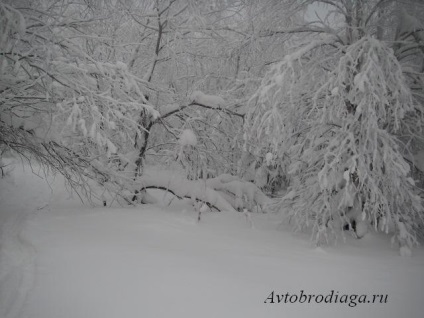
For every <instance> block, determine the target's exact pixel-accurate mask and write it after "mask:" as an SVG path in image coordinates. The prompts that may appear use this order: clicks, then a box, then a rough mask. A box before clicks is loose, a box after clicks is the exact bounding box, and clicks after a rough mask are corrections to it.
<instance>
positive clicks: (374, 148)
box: [245, 1, 424, 248]
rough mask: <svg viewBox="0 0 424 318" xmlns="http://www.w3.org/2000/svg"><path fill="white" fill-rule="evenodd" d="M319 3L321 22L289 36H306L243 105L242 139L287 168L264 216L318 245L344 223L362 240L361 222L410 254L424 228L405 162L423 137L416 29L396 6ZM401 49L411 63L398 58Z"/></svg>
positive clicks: (418, 29) (416, 23)
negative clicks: (267, 150) (393, 27)
mask: <svg viewBox="0 0 424 318" xmlns="http://www.w3.org/2000/svg"><path fill="white" fill-rule="evenodd" d="M313 2H320V1H309V2H308V3H313ZM322 2H324V3H326V5H327V6H326V7H325V8H327V10H328V12H329V14H328V16H332V20H331V22H329V20H328V19H322V20H320V21H315V22H312V23H309V24H308V25H306V26H305V27H303V28H299V32H300V31H301V32H309V33H310V34H315V35H310V36H309V37H308V40H307V41H305V39H303V40H302V41H299V40H298V41H297V45H296V46H294V47H293V48H292V50H291V53H290V54H288V55H287V56H285V57H284V58H283V59H282V61H281V62H280V63H278V64H277V65H275V66H273V67H272V68H271V70H270V71H269V73H268V74H267V75H266V77H265V78H264V80H263V82H262V85H261V87H260V89H259V90H258V91H257V93H256V94H255V95H254V96H253V97H252V99H251V100H250V102H249V113H248V116H247V123H246V134H245V138H246V141H248V142H250V144H256V145H257V146H256V147H262V146H263V147H265V145H264V142H263V141H264V140H266V141H267V142H268V143H269V144H270V145H271V148H272V150H273V152H274V153H275V154H276V155H277V157H278V160H279V163H280V165H282V166H284V167H287V168H286V172H287V174H288V175H289V176H290V179H291V183H290V187H289V189H288V192H287V193H286V195H285V196H284V197H282V198H281V199H280V200H279V201H278V203H276V204H275V206H274V208H275V209H277V210H279V211H283V213H284V214H285V215H286V216H287V217H288V219H289V220H290V222H291V223H292V224H293V225H294V227H295V229H297V230H302V229H306V228H307V229H312V231H313V235H314V237H315V239H316V241H317V242H320V241H321V240H327V241H328V240H330V239H331V238H332V237H333V235H334V234H337V233H340V231H341V230H342V229H343V227H344V226H345V225H346V224H350V223H356V224H360V225H361V232H363V226H362V224H364V223H363V222H367V223H369V224H372V226H373V227H374V228H375V229H376V230H381V231H387V232H388V231H391V230H393V231H394V232H393V233H394V238H395V239H396V240H397V241H398V242H399V243H400V245H401V246H402V248H410V247H411V246H413V245H414V244H417V243H418V239H419V236H420V235H421V236H422V235H423V232H422V231H423V222H424V213H423V204H422V197H420V195H419V193H420V191H422V189H421V190H420V189H418V188H417V187H416V185H415V183H416V181H415V180H414V179H413V178H412V177H411V168H412V164H411V162H410V160H409V159H408V158H411V152H412V145H415V144H417V143H418V142H419V140H420V139H421V141H422V137H423V130H422V128H423V123H424V121H423V104H422V95H420V94H421V93H422V89H423V85H422V84H423V69H422V64H421V66H420V67H421V68H420V67H417V64H418V65H420V63H422V62H423V61H424V59H423V54H422V52H419V50H416V49H417V46H419V45H418V43H417V41H415V40H414V39H415V38H416V37H419V36H421V35H422V34H423V32H422V30H423V28H422V26H423V24H419V23H422V21H419V20H418V19H417V18H415V19H412V17H411V16H410V15H409V13H407V12H406V11H404V15H403V18H402V17H401V18H399V16H398V15H396V12H397V11H396V9H398V6H397V5H398V4H397V2H396V1H366V2H365V1H322ZM405 15H407V16H408V17H409V18H408V19H405ZM328 16H327V18H328ZM421 18H422V16H421ZM389 19H390V21H392V23H393V22H396V23H397V25H398V28H399V30H403V31H400V32H398V37H394V36H393V34H383V33H384V32H383V31H382V30H381V27H383V26H384V25H382V21H384V22H385V23H387V21H389ZM405 21H408V23H409V24H408V25H407V26H406V25H405ZM412 22H413V23H414V24H413V25H411V23H412ZM406 27H407V31H405V28H406ZM279 31H281V32H284V30H279ZM287 32H295V31H293V30H289V31H287ZM400 33H403V34H404V35H400ZM406 34H408V36H405V35H406ZM408 47H413V48H412V49H415V51H413V53H414V55H413V56H412V57H413V59H412V58H411V56H409V58H408V59H406V58H405V57H403V56H400V54H399V52H400V51H406V50H407V48H408ZM409 52H410V53H411V51H410V50H409ZM417 61H418V63H417ZM411 67H414V70H413V71H412V70H411ZM410 73H413V74H414V79H413V80H411V75H410ZM411 82H413V83H414V84H413V85H415V87H412V86H413V85H411ZM420 92H421V93H420ZM419 96H421V98H419ZM266 146H267V147H268V144H267V145H266ZM357 234H358V236H359V233H357ZM362 234H363V233H361V235H362Z"/></svg>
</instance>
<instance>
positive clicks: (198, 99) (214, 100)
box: [160, 91, 244, 118]
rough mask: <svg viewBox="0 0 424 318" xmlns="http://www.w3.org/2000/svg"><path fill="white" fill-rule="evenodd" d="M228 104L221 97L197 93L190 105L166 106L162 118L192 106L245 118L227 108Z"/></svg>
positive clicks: (193, 95)
mask: <svg viewBox="0 0 424 318" xmlns="http://www.w3.org/2000/svg"><path fill="white" fill-rule="evenodd" d="M227 105H228V103H227V102H226V101H225V100H224V98H222V97H221V96H217V95H207V94H205V93H203V92H201V91H195V92H193V93H192V94H191V96H190V103H188V104H185V105H180V104H178V103H174V104H169V105H165V106H164V107H162V109H161V110H160V114H161V118H166V117H169V116H171V115H174V114H176V113H178V112H180V111H181V110H183V109H185V108H187V107H190V106H199V107H203V108H207V109H216V110H219V111H222V112H224V113H227V114H228V115H231V116H237V117H240V118H244V114H241V113H237V112H235V111H233V110H231V109H228V108H227V107H226V106H227Z"/></svg>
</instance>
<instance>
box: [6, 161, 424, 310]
mask: <svg viewBox="0 0 424 318" xmlns="http://www.w3.org/2000/svg"><path fill="white" fill-rule="evenodd" d="M24 168H25V169H24V170H23V168H22V166H20V165H16V166H15V169H14V170H13V171H12V173H11V176H10V177H7V178H3V179H0V231H1V232H0V235H1V236H0V237H1V241H0V243H1V245H0V317H1V318H23V317H31V318H86V317H90V318H112V317H113V318H115V317H116V318H118V317H146V318H149V317H173V318H179V317H184V318H190V317H195V318H198V317H202V318H206V317H214V318H216V317H231V318H238V317H240V318H249V317H252V318H253V317H255V318H257V317H325V318H328V317H343V318H348V317H384V318H389V317H393V318H395V317H408V318H415V317H416V318H418V317H422V313H423V312H424V302H423V296H422V287H423V286H424V250H423V249H422V248H417V249H415V250H413V254H412V256H411V257H401V256H399V254H398V253H399V252H398V248H395V247H392V246H390V243H389V240H388V239H387V237H385V236H379V235H376V234H374V233H372V232H370V233H368V234H366V235H365V236H364V238H362V239H360V240H357V239H354V238H350V237H347V240H346V242H344V243H342V242H341V243H340V244H338V245H336V246H328V247H325V246H322V247H318V248H317V247H314V246H312V245H311V244H310V241H309V236H308V235H303V234H296V235H295V234H292V233H291V232H289V231H287V230H285V229H284V228H281V227H280V228H279V227H278V225H277V224H278V220H279V218H278V217H277V216H275V215H267V214H262V213H257V214H255V213H249V216H250V221H249V222H248V221H247V220H246V216H245V213H237V212H232V213H221V212H212V211H207V209H205V210H206V211H204V212H203V214H202V218H201V221H200V222H199V223H197V221H196V220H197V212H195V211H194V209H193V207H192V206H191V205H190V204H189V202H190V200H177V199H172V200H171V197H170V196H169V195H168V194H164V192H161V191H159V190H155V191H152V192H151V194H152V195H154V196H155V197H156V198H158V200H159V201H160V202H161V203H160V204H158V205H141V206H137V207H119V206H115V207H106V208H104V207H94V208H93V207H89V206H84V205H82V204H81V203H80V201H79V200H78V199H77V197H76V196H75V195H74V196H73V197H72V196H70V195H69V193H67V192H66V191H65V189H64V186H63V181H62V179H61V178H60V177H56V178H55V179H52V178H48V180H49V182H50V186H51V188H50V187H49V185H48V184H47V183H46V182H45V180H44V175H43V174H42V172H41V171H38V170H37V169H35V168H34V170H35V171H36V172H39V176H36V175H34V174H32V173H31V169H30V168H29V167H28V166H25V167H24ZM250 222H252V223H253V224H254V229H252V226H251V225H252V224H251V223H250ZM301 290H303V291H304V293H308V294H309V293H310V294H323V295H327V294H329V293H330V292H331V291H332V290H334V291H335V292H339V294H340V295H341V294H344V293H348V294H351V293H353V294H368V295H372V294H387V295H388V300H387V303H385V304H358V305H357V306H356V307H349V306H348V305H347V304H340V303H338V304H334V303H333V304H325V303H321V304H315V303H314V304H307V303H303V304H299V303H295V304H290V303H287V304H285V303H280V304H277V303H274V304H270V303H266V304H265V303H264V301H265V299H266V298H267V297H268V296H269V295H270V294H271V292H272V291H274V292H275V293H276V294H286V293H287V292H289V293H291V294H293V293H297V294H299V293H300V291H301Z"/></svg>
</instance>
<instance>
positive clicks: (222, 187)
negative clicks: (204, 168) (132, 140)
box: [137, 169, 270, 212]
mask: <svg viewBox="0 0 424 318" xmlns="http://www.w3.org/2000/svg"><path fill="white" fill-rule="evenodd" d="M137 184H141V185H142V188H144V189H148V188H157V189H166V190H169V191H170V192H172V193H173V194H175V195H176V196H178V197H185V198H192V199H194V200H198V201H203V202H205V203H207V204H209V205H211V206H213V207H215V208H216V209H218V210H220V211H230V212H235V211H236V210H237V209H239V210H240V209H242V208H248V209H250V210H252V209H254V208H255V207H257V206H258V207H261V208H263V207H265V206H266V205H267V204H268V203H270V199H269V198H268V197H267V196H266V195H265V194H264V193H263V192H262V191H261V190H260V189H259V188H258V187H257V186H256V185H254V184H253V183H251V182H246V181H243V180H241V179H239V178H237V177H235V176H232V175H229V174H223V175H220V176H218V177H216V178H212V179H206V180H188V179H187V178H186V177H185V176H183V175H180V174H177V173H172V172H170V171H158V170H147V169H146V171H145V173H144V174H143V175H142V176H141V177H140V179H139V180H137Z"/></svg>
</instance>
